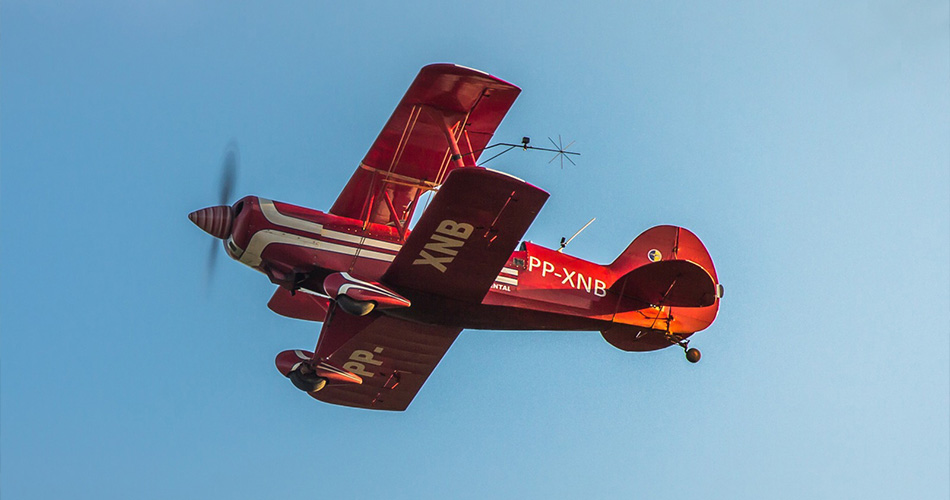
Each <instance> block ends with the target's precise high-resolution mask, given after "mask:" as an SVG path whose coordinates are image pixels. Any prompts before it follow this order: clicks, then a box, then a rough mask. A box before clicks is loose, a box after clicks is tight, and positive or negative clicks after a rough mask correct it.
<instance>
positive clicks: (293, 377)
mask: <svg viewBox="0 0 950 500" xmlns="http://www.w3.org/2000/svg"><path fill="white" fill-rule="evenodd" d="M287 378H289V379H290V382H291V383H293V384H294V387H296V388H298V389H300V390H301V391H303V392H317V391H319V390H320V389H323V388H324V386H326V385H327V379H325V378H323V377H318V376H316V375H314V374H312V373H308V374H306V375H304V374H302V373H300V370H294V371H292V372H290V373H289V374H287Z"/></svg>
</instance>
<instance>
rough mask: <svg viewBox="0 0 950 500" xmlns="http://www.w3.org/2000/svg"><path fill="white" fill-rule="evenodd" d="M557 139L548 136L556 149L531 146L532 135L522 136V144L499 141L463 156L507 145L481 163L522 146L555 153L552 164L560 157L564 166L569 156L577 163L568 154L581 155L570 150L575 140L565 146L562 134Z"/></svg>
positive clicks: (572, 161) (524, 148)
mask: <svg viewBox="0 0 950 500" xmlns="http://www.w3.org/2000/svg"><path fill="white" fill-rule="evenodd" d="M557 140H558V142H554V139H551V138H550V137H548V141H551V144H552V145H553V146H554V149H552V148H541V147H537V146H529V144H530V143H531V138H530V137H522V138H521V144H511V143H509V142H499V143H495V144H492V145H490V146H485V147H484V148H481V149H476V150H475V151H471V152H468V153H463V154H462V155H461V156H469V155H474V154H476V153H481V152H482V151H487V150H489V149H492V148H496V147H498V146H506V148H505V149H504V150H503V151H502V152H500V153H497V154H495V155H494V156H492V157H491V158H489V159H487V160H483V161H482V162H481V164H482V165H484V164H486V163H488V162H490V161H492V160H494V159H495V158H498V157H499V156H501V155H503V154H505V153H507V152H509V151H511V150H512V149H515V148H521V150H522V151H527V150H529V149H533V150H536V151H547V152H549V153H555V155H554V158H551V160H550V161H548V163H549V164H550V163H552V162H553V161H554V160H557V159H558V158H560V159H561V168H564V159H565V158H567V161H569V162H571V165H577V164H576V163H574V160H572V159H571V157H570V156H568V155H571V156H580V153H578V152H576V151H568V148H570V147H571V146H573V145H574V141H571V142H570V144H568V145H567V146H564V145H563V142H561V136H560V135H558V136H557Z"/></svg>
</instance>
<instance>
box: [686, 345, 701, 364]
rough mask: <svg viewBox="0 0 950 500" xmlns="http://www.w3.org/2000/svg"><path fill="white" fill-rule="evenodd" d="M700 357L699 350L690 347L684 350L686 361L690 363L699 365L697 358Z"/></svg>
mask: <svg viewBox="0 0 950 500" xmlns="http://www.w3.org/2000/svg"><path fill="white" fill-rule="evenodd" d="M700 357H702V353H700V352H699V349H696V348H695V347H691V348H689V349H687V350H686V359H687V360H688V361H689V362H690V363H699V358H700Z"/></svg>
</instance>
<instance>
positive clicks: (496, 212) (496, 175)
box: [381, 168, 548, 302]
mask: <svg viewBox="0 0 950 500" xmlns="http://www.w3.org/2000/svg"><path fill="white" fill-rule="evenodd" d="M547 199H548V193H546V192H544V191H542V190H541V189H539V188H537V187H535V186H532V185H531V184H528V183H527V182H524V181H522V180H521V179H518V178H516V177H512V176H510V175H507V174H503V173H501V172H495V171H492V170H486V169H483V168H465V169H459V170H455V171H454V172H452V174H451V175H449V178H448V179H447V180H446V181H445V184H443V185H442V187H441V188H440V189H439V192H438V194H436V195H435V197H434V198H433V199H432V204H431V205H430V206H429V207H428V208H427V209H426V211H425V213H423V214H422V218H420V219H419V222H418V223H417V224H416V227H415V228H414V229H413V230H412V234H410V235H409V239H408V240H406V243H405V244H404V245H403V247H402V249H401V250H400V251H399V253H398V254H396V258H395V259H394V260H393V263H392V265H390V266H389V269H388V270H387V271H386V274H384V275H383V277H382V279H381V280H382V281H383V282H384V283H386V284H387V285H389V286H392V287H395V288H396V289H397V290H400V291H401V292H402V291H406V290H414V291H417V292H423V293H426V294H433V295H438V296H442V297H448V298H452V299H458V300H463V301H468V302H481V300H482V298H483V297H484V296H485V294H486V293H487V292H488V290H489V288H491V285H492V283H493V282H494V281H495V278H496V277H497V276H498V273H499V272H500V271H501V269H502V267H504V265H505V262H507V261H508V258H509V257H511V252H512V251H514V249H515V246H516V245H517V244H518V241H519V240H520V239H521V237H522V236H524V233H525V231H527V230H528V226H530V225H531V222H532V221H534V218H535V216H537V215H538V212H539V211H540V210H541V207H542V206H543V205H544V202H545V201H547Z"/></svg>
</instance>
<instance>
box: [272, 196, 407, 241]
mask: <svg viewBox="0 0 950 500" xmlns="http://www.w3.org/2000/svg"><path fill="white" fill-rule="evenodd" d="M258 200H260V207H261V213H262V214H264V218H265V219H267V220H268V221H269V222H270V223H271V224H274V225H277V226H283V227H289V228H291V229H299V230H300V231H306V232H308V233H312V234H315V235H319V236H323V237H324V238H328V239H332V240H337V241H344V242H346V243H356V244H357V245H360V246H368V247H374V248H380V249H382V250H391V251H393V252H398V251H399V249H401V248H402V245H400V244H398V243H391V242H388V241H383V240H377V239H373V238H367V237H365V236H359V235H356V234H349V233H341V232H340V231H334V230H332V229H325V228H324V227H323V225H322V224H318V223H316V222H311V221H308V220H306V219H301V218H299V217H293V216H290V215H284V214H282V213H280V211H279V210H277V207H276V206H275V205H274V202H273V201H272V200H268V199H266V198H258Z"/></svg>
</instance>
